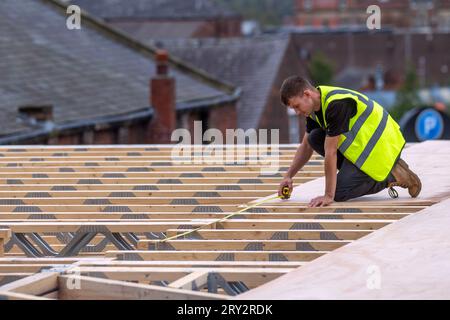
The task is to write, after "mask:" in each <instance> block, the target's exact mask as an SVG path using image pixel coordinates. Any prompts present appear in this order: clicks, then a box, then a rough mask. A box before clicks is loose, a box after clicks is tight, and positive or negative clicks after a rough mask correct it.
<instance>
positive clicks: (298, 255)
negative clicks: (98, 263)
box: [105, 250, 328, 262]
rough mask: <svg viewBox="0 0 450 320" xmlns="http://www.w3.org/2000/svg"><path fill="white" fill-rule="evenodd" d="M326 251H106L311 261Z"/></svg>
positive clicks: (148, 256)
mask: <svg viewBox="0 0 450 320" xmlns="http://www.w3.org/2000/svg"><path fill="white" fill-rule="evenodd" d="M327 252H328V251H219V250H217V251H206V250H205V251H181V250H180V251H139V250H136V251H107V252H106V254H105V255H106V257H117V258H118V259H119V260H153V261H155V260H197V261H208V260H214V261H218V260H221V261H280V260H281V261H302V262H306V261H311V260H313V259H316V258H318V257H320V256H322V255H324V254H325V253H327Z"/></svg>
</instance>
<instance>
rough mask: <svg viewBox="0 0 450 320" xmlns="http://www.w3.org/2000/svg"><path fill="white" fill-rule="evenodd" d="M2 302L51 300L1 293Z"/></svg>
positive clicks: (14, 293)
mask: <svg viewBox="0 0 450 320" xmlns="http://www.w3.org/2000/svg"><path fill="white" fill-rule="evenodd" d="M0 300H51V299H50V298H46V297H38V296H33V295H29V294H23V293H17V292H11V291H6V292H4V291H0Z"/></svg>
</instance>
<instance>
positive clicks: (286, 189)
mask: <svg viewBox="0 0 450 320" xmlns="http://www.w3.org/2000/svg"><path fill="white" fill-rule="evenodd" d="M290 197H291V189H290V188H289V187H283V189H281V196H274V197H270V198H267V199H264V200H262V201H260V202H257V203H255V204H252V205H250V206H248V207H245V208H243V209H241V210H239V211H236V212H233V213H231V214H229V215H227V216H225V217H223V218H221V219H219V220H216V221H213V222H210V223H208V224H205V225H202V226H200V227H198V228H195V229H193V230H189V231H186V232H183V233H180V234H177V235H175V236H172V237H169V238H165V239H161V240H160V241H159V242H161V243H162V242H166V241H169V240H175V239H178V238H180V237H183V236H186V235H188V234H191V233H194V232H196V231H198V230H200V229H203V228H204V227H207V226H210V225H212V224H214V223H220V222H223V221H225V220H228V219H229V218H231V217H233V216H235V215H237V214H239V213H242V212H244V211H247V210H248V209H251V208H254V207H256V206H259V205H260V204H263V203H265V202H268V201H271V200H275V199H278V198H280V199H283V200H286V199H289V198H290Z"/></svg>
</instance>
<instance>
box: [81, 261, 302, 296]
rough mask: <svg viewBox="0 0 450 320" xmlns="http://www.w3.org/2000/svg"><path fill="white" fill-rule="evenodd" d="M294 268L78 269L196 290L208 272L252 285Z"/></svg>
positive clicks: (134, 267)
mask: <svg viewBox="0 0 450 320" xmlns="http://www.w3.org/2000/svg"><path fill="white" fill-rule="evenodd" d="M293 270H295V269H294V268H286V267H284V268H281V267H280V268H270V267H268V268H238V267H233V268H229V267H228V268H227V267H221V268H210V267H208V268H205V267H196V268H186V267H166V268H157V267H137V266H131V267H115V266H114V267H90V266H88V267H85V266H82V267H80V268H79V269H78V271H79V272H80V273H81V275H85V276H92V277H100V278H107V279H112V280H121V281H125V280H126V281H145V282H147V283H148V282H151V281H171V284H170V285H169V287H172V288H179V289H186V290H196V288H200V287H202V286H203V285H205V284H206V283H207V280H208V275H209V274H219V275H220V276H222V277H223V278H224V279H225V280H226V281H228V282H237V281H240V282H244V283H245V284H246V285H247V286H248V287H250V288H255V287H257V286H259V285H262V284H264V283H266V282H268V281H271V280H274V279H276V278H278V277H279V276H281V275H283V274H286V273H288V272H291V271H293Z"/></svg>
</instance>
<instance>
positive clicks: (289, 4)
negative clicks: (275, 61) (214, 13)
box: [215, 0, 294, 27]
mask: <svg viewBox="0 0 450 320" xmlns="http://www.w3.org/2000/svg"><path fill="white" fill-rule="evenodd" d="M215 1H217V2H220V3H223V4H225V5H227V6H229V7H230V8H232V9H233V10H235V11H236V12H238V13H240V14H241V15H242V17H243V18H244V19H246V20H256V21H258V22H259V23H260V24H261V26H265V27H268V26H279V25H281V24H282V23H283V18H284V17H286V16H292V15H293V13H294V1H293V0H215Z"/></svg>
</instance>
